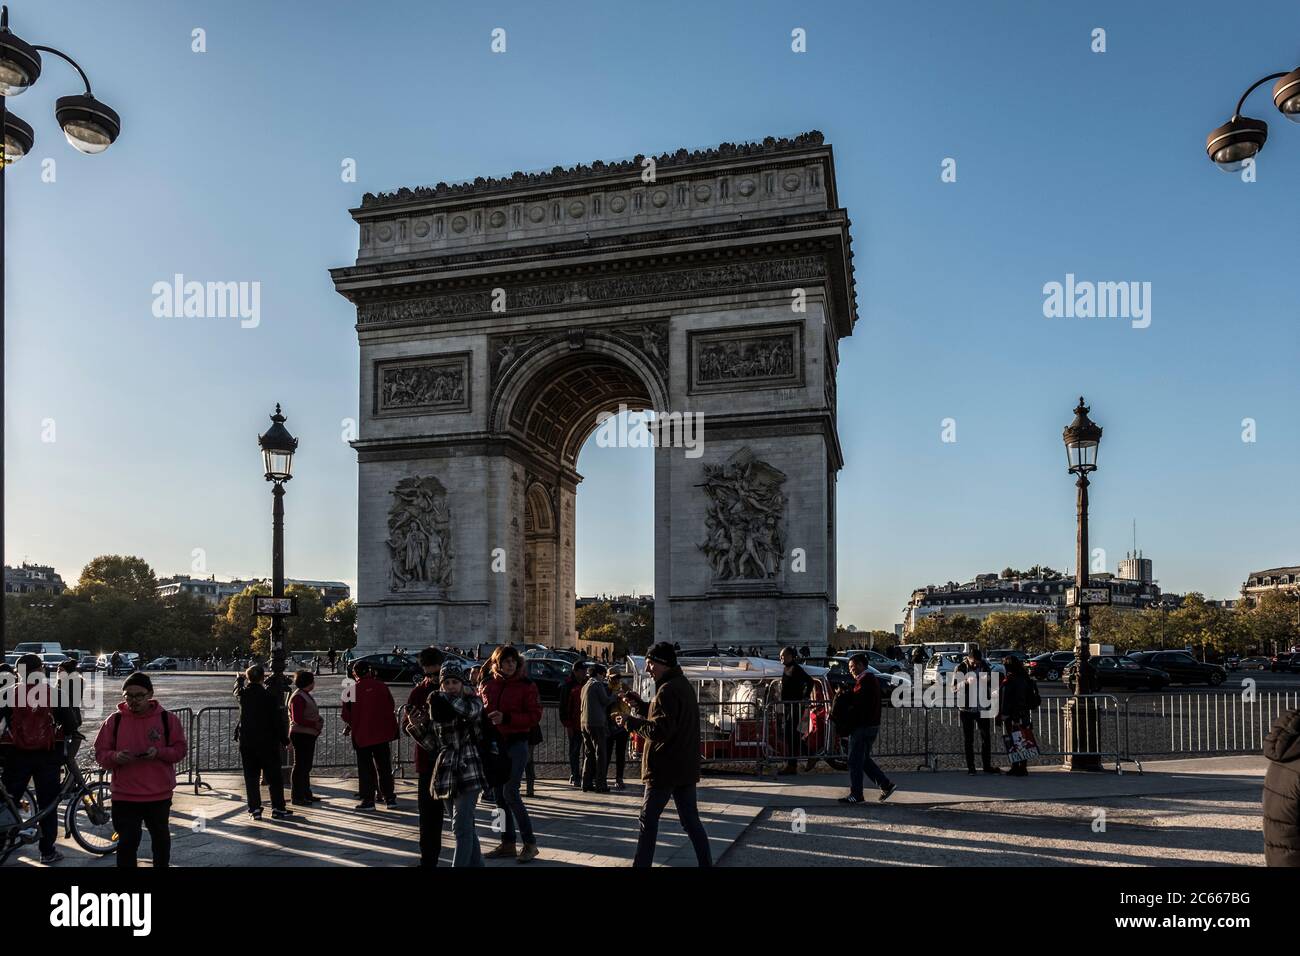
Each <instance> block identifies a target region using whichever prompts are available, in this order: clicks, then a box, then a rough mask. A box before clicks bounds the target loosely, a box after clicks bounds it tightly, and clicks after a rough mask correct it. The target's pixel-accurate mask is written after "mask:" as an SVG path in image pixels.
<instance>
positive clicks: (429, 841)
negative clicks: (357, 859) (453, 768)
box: [402, 647, 445, 869]
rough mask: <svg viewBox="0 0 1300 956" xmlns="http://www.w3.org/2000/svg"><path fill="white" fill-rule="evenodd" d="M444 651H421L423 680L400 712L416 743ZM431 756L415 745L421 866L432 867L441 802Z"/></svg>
mask: <svg viewBox="0 0 1300 956" xmlns="http://www.w3.org/2000/svg"><path fill="white" fill-rule="evenodd" d="M442 661H443V654H442V651H440V650H438V649H437V648H436V647H426V648H425V649H424V650H422V651H420V670H422V671H423V672H424V679H423V680H422V681H420V683H418V684H416V685H415V686H414V687H413V688H411V693H410V695H409V696H408V697H407V698H406V706H405V708H403V711H402V716H403V720H402V730H403V731H405V732H406V733H407V734H408V735H410V736H411V737H412V738H414V739H415V740H416V741H417V742H418V741H419V740H420V739H422V738H421V737H420V734H421V733H422V732H423V730H424V728H425V726H426V723H427V716H428V704H429V695H430V694H436V693H438V690H439V671H440V669H441V667H442ZM433 765H434V755H433V754H431V753H430V752H429V751H428V750H427V749H426V748H424V747H422V746H421V747H416V748H415V774H416V777H417V779H418V780H419V784H418V788H417V790H416V806H417V807H418V808H419V811H420V866H421V867H423V868H426V869H431V868H433V867H436V866H437V865H438V857H439V855H440V854H441V853H442V823H443V819H444V816H445V814H444V804H443V801H442V800H440V799H438V798H437V797H436V796H434V793H433Z"/></svg>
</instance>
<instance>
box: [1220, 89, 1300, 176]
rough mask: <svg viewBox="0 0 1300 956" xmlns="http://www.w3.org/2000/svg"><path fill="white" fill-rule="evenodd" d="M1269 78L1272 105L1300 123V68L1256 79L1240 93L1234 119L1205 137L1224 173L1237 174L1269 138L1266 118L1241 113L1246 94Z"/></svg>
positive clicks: (1285, 115)
mask: <svg viewBox="0 0 1300 956" xmlns="http://www.w3.org/2000/svg"><path fill="white" fill-rule="evenodd" d="M1269 80H1277V82H1276V83H1274V84H1273V105H1274V106H1276V107H1277V110H1278V112H1279V113H1281V114H1282V115H1283V116H1284V117H1286V118H1287V119H1288V120H1290V121H1291V122H1292V123H1300V67H1297V68H1296V69H1294V70H1292V71H1291V72H1290V73H1270V74H1269V75H1268V76H1266V77H1263V78H1262V79H1259V80H1256V81H1255V82H1254V83H1252V84H1251V85H1250V86H1249V87H1248V88H1247V90H1246V92H1245V93H1242V94H1241V99H1239V100H1237V108H1236V109H1235V110H1233V111H1232V118H1231V119H1230V120H1228V122H1226V123H1224V124H1223V125H1222V126H1220V127H1219V128H1218V129H1216V130H1215V131H1214V132H1213V133H1211V134H1210V135H1209V136H1207V137H1205V152H1206V153H1207V154H1208V155H1209V157H1210V161H1211V162H1213V163H1214V165H1216V166H1218V167H1219V168H1220V169H1222V170H1223V171H1224V172H1228V173H1234V172H1237V171H1238V170H1240V169H1241V168H1242V167H1244V166H1245V165H1246V160H1248V159H1253V158H1254V157H1255V156H1256V155H1257V154H1258V153H1259V151H1260V150H1261V149H1263V148H1264V141H1265V140H1267V139H1268V124H1267V123H1265V122H1264V121H1263V120H1257V119H1252V118H1251V117H1249V116H1242V115H1241V108H1242V106H1244V105H1245V103H1246V97H1248V96H1250V94H1251V93H1253V92H1255V90H1256V89H1258V88H1259V87H1261V86H1263V85H1264V84H1265V83H1267V82H1268V81H1269Z"/></svg>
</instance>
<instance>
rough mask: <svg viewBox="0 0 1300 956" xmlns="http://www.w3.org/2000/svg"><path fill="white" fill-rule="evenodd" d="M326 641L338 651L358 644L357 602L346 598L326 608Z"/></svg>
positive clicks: (327, 644)
mask: <svg viewBox="0 0 1300 956" xmlns="http://www.w3.org/2000/svg"><path fill="white" fill-rule="evenodd" d="M325 632H326V633H325V643H326V646H328V647H332V648H334V649H335V650H337V651H343V650H346V649H347V648H349V647H355V646H356V644H357V604H356V602H355V601H353V600H352V598H344V599H343V600H342V601H337V602H335V603H334V604H331V605H330V606H329V607H328V608H326V609H325Z"/></svg>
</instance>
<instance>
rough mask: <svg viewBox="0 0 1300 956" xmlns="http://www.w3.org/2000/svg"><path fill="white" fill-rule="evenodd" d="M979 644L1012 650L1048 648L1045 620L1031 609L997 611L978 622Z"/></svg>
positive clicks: (1036, 650)
mask: <svg viewBox="0 0 1300 956" xmlns="http://www.w3.org/2000/svg"><path fill="white" fill-rule="evenodd" d="M979 642H980V646H982V647H985V648H995V647H996V648H1008V649H1010V650H1013V651H1026V652H1029V651H1033V652H1035V653H1037V652H1038V651H1040V650H1050V648H1049V647H1047V646H1045V645H1047V644H1048V643H1049V640H1048V630H1047V622H1046V620H1045V619H1044V618H1043V616H1042V615H1041V614H1035V613H1034V612H1033V611H997V612H995V613H993V614H990V615H989V616H988V617H986V618H985V619H984V620H983V622H982V623H981V624H980V631H979Z"/></svg>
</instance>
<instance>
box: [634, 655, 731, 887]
mask: <svg viewBox="0 0 1300 956" xmlns="http://www.w3.org/2000/svg"><path fill="white" fill-rule="evenodd" d="M646 670H648V671H649V672H650V676H651V677H652V678H654V682H655V695H654V699H653V700H652V701H651V702H650V705H649V707H648V709H647V708H646V705H645V703H644V701H642V700H641V699H640V697H638V696H637V695H635V694H632V693H629V694H628V695H627V701H628V703H629V704H630V705H631V706H632V707H633V709H634V710H636V711H637V713H635V714H632V715H631V716H628V717H619V718H617V723H618V724H619V726H620V727H622V728H623V729H626V730H629V731H632V732H634V733H636V734H639V735H641V736H642V737H644V738H645V740H646V749H645V754H644V756H643V758H642V760H641V781H642V782H643V783H644V784H645V794H644V796H643V797H642V800H641V815H640V818H639V824H640V833H639V835H638V837H637V844H636V856H635V858H634V859H633V861H632V865H633V866H635V867H646V866H650V865H651V864H652V863H653V862H654V855H655V844H656V843H657V841H658V837H659V817H660V816H661V815H662V814H663V812H664V808H665V807H667V806H668V801H669V800H670V799H671V800H672V801H673V804H674V805H675V806H676V807H677V818H678V819H679V820H680V821H681V824H682V829H683V830H685V831H686V835H687V836H688V837H689V838H690V841H691V846H692V847H694V848H695V859H696V861H697V862H698V863H699V865H700V866H702V867H706V866H712V865H713V858H712V855H711V854H710V852H709V837H708V834H706V833H705V832H704V824H703V823H701V822H700V811H699V805H698V803H697V801H696V792H695V789H696V785H697V784H698V783H699V782H700V704H699V701H698V700H697V699H696V697H695V689H694V688H693V687H692V686H691V682H690V681H689V680H687V679H686V675H685V674H683V673H682V671H681V668H679V667H678V666H677V651H676V649H675V648H674V647H673V645H672V644H669V643H667V642H661V643H658V644H655V645H654V646H653V647H651V648H650V650H649V651H647V652H646Z"/></svg>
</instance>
